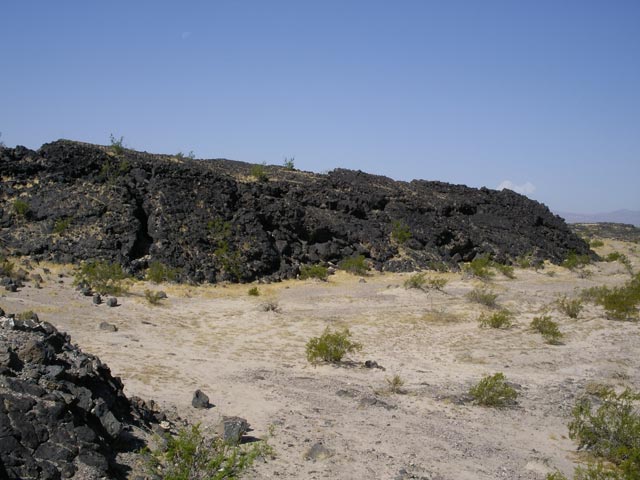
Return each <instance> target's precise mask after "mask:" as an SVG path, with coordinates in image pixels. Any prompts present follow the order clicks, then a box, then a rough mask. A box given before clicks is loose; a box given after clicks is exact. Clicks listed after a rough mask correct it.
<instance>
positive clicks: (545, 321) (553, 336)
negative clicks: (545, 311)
mask: <svg viewBox="0 0 640 480" xmlns="http://www.w3.org/2000/svg"><path fill="white" fill-rule="evenodd" d="M531 328H532V329H533V330H535V331H536V332H538V333H541V334H542V337H543V338H544V339H545V341H546V342H547V343H548V344H550V345H558V344H560V341H561V340H562V337H563V335H562V332H560V329H559V328H558V324H557V323H556V322H554V321H553V320H551V317H549V316H548V315H543V316H541V317H534V319H533V320H532V321H531Z"/></svg>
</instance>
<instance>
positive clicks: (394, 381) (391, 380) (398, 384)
mask: <svg viewBox="0 0 640 480" xmlns="http://www.w3.org/2000/svg"><path fill="white" fill-rule="evenodd" d="M385 382H387V388H388V390H389V392H390V393H403V392H404V391H403V390H402V387H403V386H404V379H403V378H402V377H401V376H400V375H397V374H396V375H394V376H393V377H387V378H385Z"/></svg>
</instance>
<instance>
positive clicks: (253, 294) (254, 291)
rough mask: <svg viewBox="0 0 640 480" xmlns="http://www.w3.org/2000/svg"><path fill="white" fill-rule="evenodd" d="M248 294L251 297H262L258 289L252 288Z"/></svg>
mask: <svg viewBox="0 0 640 480" xmlns="http://www.w3.org/2000/svg"><path fill="white" fill-rule="evenodd" d="M247 294H248V295H249V296H250V297H259V296H260V290H258V287H251V288H250V289H249V291H248V292H247Z"/></svg>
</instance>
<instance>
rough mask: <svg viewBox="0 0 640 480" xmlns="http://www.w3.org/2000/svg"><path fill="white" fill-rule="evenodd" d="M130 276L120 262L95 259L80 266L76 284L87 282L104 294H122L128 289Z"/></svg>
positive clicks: (86, 283)
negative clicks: (127, 281) (127, 282)
mask: <svg viewBox="0 0 640 480" xmlns="http://www.w3.org/2000/svg"><path fill="white" fill-rule="evenodd" d="M128 278H129V277H128V276H127V275H126V274H125V272H124V271H123V270H122V266H121V265H120V264H119V263H109V262H107V261H103V260H94V261H90V262H85V263H83V264H82V265H81V266H80V268H79V269H78V271H77V272H76V274H75V280H74V284H75V285H79V284H85V285H87V286H89V287H90V288H91V289H93V290H95V291H96V292H98V293H101V294H103V295H120V294H122V293H125V292H126V291H127V290H128V287H127V284H126V280H127V279H128Z"/></svg>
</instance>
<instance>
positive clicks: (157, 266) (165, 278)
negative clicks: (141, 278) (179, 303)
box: [145, 260, 179, 283]
mask: <svg viewBox="0 0 640 480" xmlns="http://www.w3.org/2000/svg"><path fill="white" fill-rule="evenodd" d="M178 275H179V270H178V269H176V268H171V267H169V266H167V265H165V264H164V263H162V262H159V261H157V260H155V261H153V262H151V263H149V268H147V271H146V275H145V276H146V279H147V280H149V281H150V282H153V283H162V282H175V281H176V280H177V278H178Z"/></svg>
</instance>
